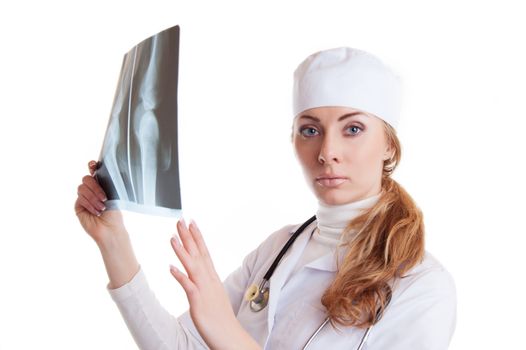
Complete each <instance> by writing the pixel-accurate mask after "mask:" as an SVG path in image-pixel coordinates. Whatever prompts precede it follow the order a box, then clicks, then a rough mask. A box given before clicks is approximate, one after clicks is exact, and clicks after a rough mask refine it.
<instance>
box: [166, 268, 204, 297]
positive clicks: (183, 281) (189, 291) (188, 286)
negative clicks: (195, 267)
mask: <svg viewBox="0 0 526 350" xmlns="http://www.w3.org/2000/svg"><path fill="white" fill-rule="evenodd" d="M170 273H171V274H172V276H174V278H175V279H176V280H177V282H179V284H180V285H181V287H183V289H184V291H185V293H186V296H187V297H188V301H190V299H193V296H194V295H195V294H196V293H197V291H198V290H197V287H196V286H195V285H194V284H193V283H192V281H191V280H190V279H189V278H188V277H187V276H186V275H185V274H184V273H182V272H181V271H180V270H179V269H178V268H177V267H175V266H173V265H170Z"/></svg>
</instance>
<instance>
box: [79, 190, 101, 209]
mask: <svg viewBox="0 0 526 350" xmlns="http://www.w3.org/2000/svg"><path fill="white" fill-rule="evenodd" d="M77 194H78V196H79V197H83V198H85V199H86V201H88V202H89V203H90V204H91V206H93V207H94V208H95V209H97V210H98V211H103V210H105V209H106V206H105V205H104V203H103V201H101V200H100V196H98V195H97V194H95V192H93V191H92V190H91V189H90V188H89V187H88V186H87V185H86V184H81V185H79V187H78V188H77Z"/></svg>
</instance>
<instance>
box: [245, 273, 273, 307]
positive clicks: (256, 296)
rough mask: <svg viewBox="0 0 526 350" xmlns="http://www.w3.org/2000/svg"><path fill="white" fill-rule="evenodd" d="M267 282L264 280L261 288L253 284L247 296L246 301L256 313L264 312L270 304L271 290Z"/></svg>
mask: <svg viewBox="0 0 526 350" xmlns="http://www.w3.org/2000/svg"><path fill="white" fill-rule="evenodd" d="M265 282H266V281H265V280H263V282H262V283H261V285H260V286H259V287H258V286H257V285H255V284H252V285H251V286H250V287H248V289H247V292H246V294H245V299H246V300H247V301H248V302H249V303H250V310H252V311H254V312H258V311H261V310H263V309H264V308H265V307H266V306H267V304H268V297H269V289H268V287H267V286H265V284H266V283H265Z"/></svg>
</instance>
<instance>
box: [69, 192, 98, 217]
mask: <svg viewBox="0 0 526 350" xmlns="http://www.w3.org/2000/svg"><path fill="white" fill-rule="evenodd" d="M82 208H84V210H87V211H88V212H90V213H91V214H93V215H95V216H100V215H101V212H100V211H99V210H97V209H96V208H95V207H93V205H91V203H90V202H89V201H88V200H87V199H86V198H84V197H83V196H79V197H78V198H77V203H76V205H75V214H77V215H78V214H79V213H80V212H81V211H82Z"/></svg>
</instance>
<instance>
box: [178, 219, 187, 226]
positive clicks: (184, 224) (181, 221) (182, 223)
mask: <svg viewBox="0 0 526 350" xmlns="http://www.w3.org/2000/svg"><path fill="white" fill-rule="evenodd" d="M179 222H180V223H181V225H183V226H184V227H186V223H185V222H184V219H183V218H181V219H180V220H179Z"/></svg>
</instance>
